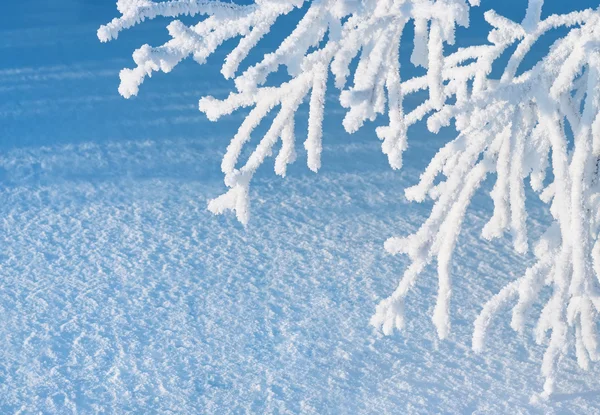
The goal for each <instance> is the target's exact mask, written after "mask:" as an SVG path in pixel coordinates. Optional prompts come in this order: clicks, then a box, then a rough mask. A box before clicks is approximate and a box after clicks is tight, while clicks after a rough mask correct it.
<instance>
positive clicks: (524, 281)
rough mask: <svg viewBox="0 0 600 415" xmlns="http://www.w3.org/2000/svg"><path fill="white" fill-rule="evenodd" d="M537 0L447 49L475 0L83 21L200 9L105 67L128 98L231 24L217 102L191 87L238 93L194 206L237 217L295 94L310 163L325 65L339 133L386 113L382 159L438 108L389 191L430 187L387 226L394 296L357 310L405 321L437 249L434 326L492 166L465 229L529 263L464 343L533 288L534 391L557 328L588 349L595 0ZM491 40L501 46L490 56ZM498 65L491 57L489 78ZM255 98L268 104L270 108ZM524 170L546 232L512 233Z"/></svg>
mask: <svg viewBox="0 0 600 415" xmlns="http://www.w3.org/2000/svg"><path fill="white" fill-rule="evenodd" d="M543 3H544V1H543V0H530V1H529V2H528V3H527V7H526V10H525V16H524V18H523V19H522V21H520V22H519V21H514V20H511V19H509V18H506V17H503V16H502V15H500V14H499V13H497V12H495V11H494V10H488V11H487V12H486V13H485V20H486V21H487V23H488V24H489V25H490V27H491V30H490V31H489V33H488V36H487V40H488V42H487V43H482V44H479V45H473V46H468V47H460V48H454V49H452V48H451V46H452V45H454V44H455V40H456V39H455V37H456V36H455V31H456V28H457V27H468V26H469V16H470V13H471V8H472V7H474V6H478V5H479V1H478V0H469V1H465V0H437V1H429V0H377V1H375V0H362V1H358V0H354V1H351V0H322V1H312V2H308V1H303V0H261V1H258V0H257V1H256V2H255V3H252V4H233V3H228V2H220V1H201V0H193V1H181V0H172V1H167V2H153V1H149V0H129V1H128V0H119V2H118V9H119V11H120V12H121V17H119V18H115V19H114V20H113V21H111V22H110V23H109V24H107V25H105V26H102V27H101V28H100V29H99V30H98V36H99V38H100V40H102V41H108V40H111V39H114V38H116V37H117V36H118V34H119V33H120V32H121V31H122V30H124V29H127V28H130V27H132V26H134V25H135V24H137V23H140V22H142V21H144V20H146V19H153V18H155V17H158V16H166V17H173V18H176V17H178V16H181V15H191V16H199V21H198V22H197V23H195V24H193V25H186V24H184V23H182V22H181V21H180V20H177V19H175V20H173V21H172V22H171V23H170V24H169V25H168V27H167V28H168V31H169V34H170V36H171V40H169V41H168V42H166V43H165V44H164V45H162V46H159V47H150V46H148V45H144V46H142V47H141V48H139V49H137V50H136V51H135V53H134V54H133V58H134V61H135V63H136V65H137V66H136V67H135V68H133V69H124V70H123V71H122V72H121V84H120V87H119V91H120V93H121V94H122V95H123V96H124V97H126V98H128V97H130V96H132V95H136V94H137V93H138V90H139V87H140V85H141V84H142V82H143V81H144V79H145V78H146V77H148V76H151V75H152V73H153V72H156V71H163V72H170V71H172V70H173V68H174V67H175V66H176V65H177V64H179V63H180V62H181V61H182V60H184V59H185V58H187V57H190V56H191V57H193V59H194V60H195V61H196V62H198V63H201V64H202V63H205V62H206V60H207V58H208V57H209V56H210V55H211V54H213V53H214V52H215V50H217V48H218V47H219V46H221V45H222V44H223V43H224V42H226V41H228V40H230V39H239V40H238V41H237V46H235V47H234V48H233V49H232V50H231V52H230V53H229V54H228V55H227V56H226V57H225V59H224V60H223V61H224V64H223V66H222V69H221V73H222V75H223V76H224V77H225V78H226V79H233V80H234V84H235V92H232V93H230V94H229V96H228V97H227V98H225V99H216V98H213V97H211V96H208V97H204V98H202V99H201V100H200V110H201V111H202V112H204V113H205V114H206V116H207V117H208V118H209V119H210V120H218V119H219V118H221V117H224V116H226V115H229V114H231V113H232V112H233V111H235V110H238V109H240V108H246V107H247V108H250V110H249V112H248V113H247V115H246V116H245V118H244V120H243V122H242V123H241V125H240V127H239V130H238V131H237V133H236V134H235V135H234V137H233V138H232V140H231V143H230V144H229V147H228V148H227V152H226V154H225V156H224V157H223V161H222V165H221V167H222V171H223V173H224V174H225V184H226V185H227V186H228V187H229V188H230V190H229V191H228V192H227V193H225V194H224V195H222V196H220V197H218V198H216V199H214V200H212V201H211V202H210V203H209V204H208V207H209V209H210V210H211V211H212V212H214V213H223V212H224V211H226V210H233V211H235V213H236V215H237V218H238V220H239V221H240V222H241V223H243V224H245V225H246V224H247V223H248V221H249V215H250V202H249V194H250V192H249V185H250V183H251V181H252V179H253V177H254V175H255V173H256V171H257V169H258V167H259V166H260V165H261V164H263V162H264V161H265V159H266V158H267V157H268V156H270V155H271V154H272V153H273V152H274V151H275V144H276V143H277V142H278V140H281V147H280V150H279V153H278V155H277V156H276V158H275V172H276V173H277V174H279V175H281V176H285V175H286V171H287V166H288V164H289V163H291V162H293V161H294V160H295V159H296V155H295V150H294V147H295V131H296V128H295V125H296V124H295V117H296V114H297V112H298V110H299V108H300V107H301V104H302V103H303V102H304V101H307V102H308V108H309V112H308V128H307V134H306V139H305V141H304V146H305V149H306V151H307V164H308V167H309V168H310V169H311V170H313V171H317V170H319V168H320V167H321V154H322V151H323V146H322V136H323V119H324V116H323V114H324V104H325V101H326V100H325V97H326V94H327V87H328V78H329V76H330V75H332V76H333V80H334V84H335V87H336V88H337V89H339V90H340V94H339V101H340V104H341V105H342V106H343V107H344V108H346V109H347V112H346V115H345V117H344V119H343V127H344V128H345V130H346V131H347V132H349V133H354V132H356V131H358V130H359V129H360V128H361V127H362V126H363V124H364V123H365V122H366V121H367V120H371V121H373V120H375V119H376V118H377V117H379V116H381V115H383V114H385V113H386V111H387V117H388V121H389V124H388V125H383V126H380V127H378V128H377V136H378V137H379V138H380V139H381V140H382V150H383V152H384V153H385V154H386V155H387V158H388V161H389V164H390V165H391V167H392V168H394V169H399V168H401V167H402V165H403V157H402V156H403V153H404V151H405V150H406V149H407V145H408V143H407V136H408V135H409V128H411V127H412V126H414V125H416V124H417V123H419V122H420V121H426V123H427V127H428V129H429V131H431V132H433V133H437V132H438V131H440V129H441V128H443V127H446V126H449V125H450V124H451V123H453V125H454V127H455V129H456V136H455V138H454V139H452V140H450V141H449V142H448V143H446V144H445V145H443V146H442V148H441V149H440V151H439V152H438V153H437V154H436V155H435V156H434V157H432V159H431V162H430V163H429V165H428V166H427V167H426V168H425V171H424V172H423V173H422V174H421V177H420V180H419V182H418V184H416V185H414V186H412V187H409V188H408V189H407V190H406V197H407V198H408V200H410V201H415V202H423V201H425V200H426V199H431V200H433V201H434V204H433V206H432V207H431V211H430V215H429V217H427V218H426V220H425V221H424V222H423V224H422V225H421V226H420V227H419V229H418V230H416V231H415V232H414V233H412V234H410V235H409V236H406V237H393V238H390V239H388V240H387V241H386V243H385V249H386V250H387V251H388V252H389V253H392V254H405V255H407V256H408V257H409V259H410V261H409V263H408V265H407V267H406V271H405V272H404V275H403V276H402V278H401V280H400V283H399V284H398V286H397V288H396V289H395V291H394V292H393V294H392V295H391V296H390V297H388V298H387V299H385V300H384V301H382V302H381V303H380V304H379V305H378V306H377V309H376V313H375V315H374V316H373V317H372V319H371V324H372V325H374V326H375V327H378V328H380V329H381V330H382V331H383V333H385V334H388V335H389V334H392V331H393V330H394V329H400V330H402V329H404V328H405V325H406V321H405V302H406V298H407V295H408V294H409V292H411V291H413V290H414V288H415V284H416V283H417V281H418V277H419V276H420V275H421V274H423V272H424V270H426V269H427V267H429V266H430V265H431V264H436V266H437V276H438V293H437V301H436V304H435V307H434V309H433V315H432V320H433V323H434V326H435V327H436V330H437V334H438V337H439V338H440V339H446V338H448V336H449V334H450V320H451V319H450V310H451V300H452V296H453V287H454V285H455V283H454V282H453V281H452V271H451V268H452V264H453V258H454V254H455V252H456V250H457V249H458V248H457V241H458V239H459V234H460V232H461V229H462V226H463V222H464V221H465V213H466V211H467V208H468V206H469V204H470V203H471V201H472V200H473V197H474V195H475V194H476V193H477V191H478V190H479V189H480V188H481V186H482V183H484V182H485V181H486V179H487V178H488V176H490V175H492V177H493V178H494V186H493V190H492V191H491V197H492V199H493V214H492V215H491V218H490V219H489V221H488V222H487V223H486V224H485V225H484V226H482V235H483V237H484V238H486V239H490V240H491V239H494V238H499V237H502V236H503V235H505V234H509V235H510V237H511V239H512V243H513V248H514V250H515V251H516V252H517V253H520V254H525V253H527V252H529V250H530V249H533V252H534V254H535V258H536V260H535V262H534V263H533V264H532V265H531V267H529V268H528V269H527V270H526V271H525V273H524V275H523V276H522V277H521V278H518V279H516V280H514V281H510V282H509V283H507V284H506V285H505V286H504V288H502V289H501V290H500V291H499V292H498V294H497V295H495V296H493V297H492V298H491V299H490V300H489V302H487V303H486V305H485V306H484V307H483V310H482V312H481V314H480V315H479V316H478V317H477V318H476V320H475V327H474V331H473V339H472V347H473V350H474V351H476V352H480V351H482V350H483V349H484V345H485V340H486V333H487V331H488V328H489V326H490V324H491V320H492V318H493V317H494V315H496V314H498V313H499V310H500V309H501V308H502V307H503V306H505V305H507V304H514V306H513V314H512V322H511V326H512V328H513V329H514V330H516V331H517V332H520V333H521V332H523V331H524V329H525V327H526V321H527V316H528V315H529V312H530V310H531V306H532V305H533V304H534V303H536V302H538V301H541V302H542V303H543V304H544V306H543V308H542V309H541V312H539V317H538V318H537V325H536V327H535V340H536V342H537V343H538V344H544V345H545V354H544V357H543V359H542V360H543V363H542V374H543V376H544V378H545V384H544V387H543V393H542V394H541V395H540V397H541V398H544V399H547V398H548V397H549V396H550V394H551V393H552V392H553V391H554V385H555V383H556V381H557V379H558V365H559V362H560V360H561V359H562V358H563V357H564V356H565V355H566V354H567V353H568V350H569V344H570V342H571V340H572V342H573V343H574V345H575V351H576V353H575V354H576V357H577V361H578V363H579V366H580V367H581V368H583V369H587V368H588V367H589V365H590V362H594V361H597V360H598V359H599V358H600V351H599V350H598V335H597V322H598V312H599V311H600V296H599V285H598V284H599V279H600V241H599V240H598V232H599V231H600V183H599V180H598V169H599V164H598V160H599V158H600V82H599V81H600V29H598V28H599V27H600V8H595V9H594V8H590V9H586V10H576V11H572V12H569V13H564V14H558V15H550V16H546V17H542V12H543ZM294 10H301V13H302V17H301V18H300V19H299V21H298V23H297V25H296V26H295V27H293V29H292V30H291V32H290V33H289V35H287V37H285V39H284V40H283V41H282V42H281V43H280V44H279V45H278V46H277V47H276V49H275V51H274V52H270V53H264V54H263V55H262V56H261V58H260V59H259V60H258V62H257V63H251V64H250V65H249V66H248V67H247V68H245V69H244V70H240V65H241V63H242V61H243V60H244V59H246V58H247V57H248V55H249V54H250V52H251V50H252V49H253V48H255V47H256V46H257V44H258V42H259V41H260V40H261V39H262V38H263V37H265V36H266V35H267V34H269V32H270V31H271V28H272V27H273V25H274V24H275V23H276V21H277V20H278V19H280V18H281V17H282V16H285V15H287V14H289V13H292V12H293V11H294ZM407 25H413V26H414V30H413V33H414V39H411V40H412V41H413V50H412V52H411V56H410V61H411V63H412V65H415V66H420V67H423V68H425V72H424V74H422V75H419V76H409V77H406V78H403V75H402V74H403V73H404V72H405V71H404V68H401V67H400V62H401V61H402V58H401V56H400V54H401V53H402V51H401V47H400V45H401V40H402V34H403V33H404V32H405V27H406V26H407ZM556 30H564V36H560V37H559V38H558V40H556V42H554V44H553V45H552V46H551V48H550V50H549V52H548V53H547V54H545V56H542V57H541V58H540V59H539V60H538V61H537V62H536V63H535V65H533V66H532V67H531V68H530V69H527V70H519V69H520V67H521V66H522V65H523V61H524V59H525V57H526V55H527V54H528V53H531V51H532V50H535V48H536V47H537V45H538V44H539V40H540V38H542V37H543V36H544V35H545V34H547V33H548V32H550V31H556ZM506 53H508V54H509V58H508V60H507V61H505V62H502V59H501V58H502V56H503V55H504V54H506ZM353 62H355V64H353ZM498 62H501V64H503V70H502V72H501V75H500V76H497V77H495V76H493V75H492V72H493V67H494V65H497V64H498ZM281 67H284V68H285V69H286V70H287V74H288V79H287V80H282V81H281V82H279V81H275V82H274V85H271V84H270V83H269V82H268V79H269V77H270V76H271V77H273V76H275V75H276V74H278V73H279V72H280V69H281ZM350 77H352V80H351V81H349V78H350ZM423 92H425V93H426V94H427V98H426V99H425V100H424V102H423V103H422V104H420V105H418V106H417V107H415V108H412V109H407V105H406V100H407V97H409V96H411V94H416V93H423ZM271 112H276V114H274V115H273V116H272V117H270V118H269V114H270V113H271ZM265 120H268V121H267V122H268V123H270V127H268V129H267V130H266V132H265V133H264V134H263V135H262V138H261V139H260V141H259V142H258V144H257V145H256V147H255V148H254V149H253V150H252V152H251V153H250V155H249V156H248V157H247V158H246V160H245V161H244V162H241V161H240V159H241V158H242V153H243V150H244V148H245V146H247V145H248V143H249V141H250V137H251V135H252V133H253V132H254V131H255V129H256V128H257V127H258V126H259V125H260V124H261V123H263V122H264V121H265ZM527 183H530V186H531V188H532V189H533V190H534V191H535V192H536V193H537V196H535V197H539V199H540V200H541V201H542V202H543V203H545V205H546V207H547V211H548V212H549V213H550V214H551V216H552V220H551V221H549V223H546V224H540V225H539V226H541V227H544V228H545V232H541V233H540V232H538V234H539V236H536V238H535V239H531V238H530V237H529V236H528V232H527V220H528V213H527V209H526V194H528V191H527V190H526V185H527ZM545 287H549V295H545V292H546V288H545ZM534 399H538V398H537V397H534Z"/></svg>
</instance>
